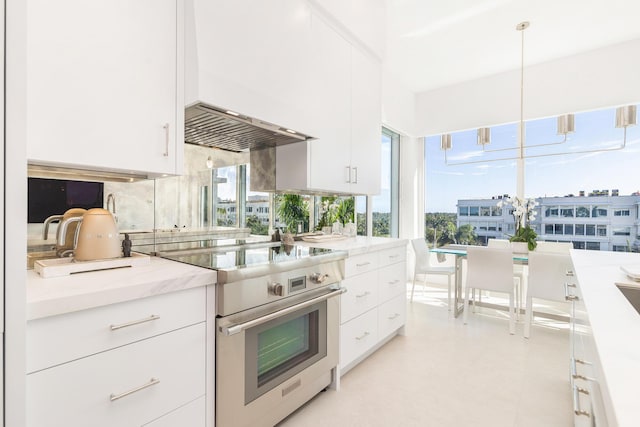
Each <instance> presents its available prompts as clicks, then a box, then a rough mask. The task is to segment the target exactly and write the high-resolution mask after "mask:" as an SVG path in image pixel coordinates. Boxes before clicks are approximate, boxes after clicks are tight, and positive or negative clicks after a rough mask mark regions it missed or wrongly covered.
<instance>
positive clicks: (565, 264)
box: [527, 250, 573, 301]
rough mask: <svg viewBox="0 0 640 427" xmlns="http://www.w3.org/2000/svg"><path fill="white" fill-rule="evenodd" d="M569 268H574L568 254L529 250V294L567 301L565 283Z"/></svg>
mask: <svg viewBox="0 0 640 427" xmlns="http://www.w3.org/2000/svg"><path fill="white" fill-rule="evenodd" d="M568 270H573V264H572V262H571V257H570V256H569V255H568V254H561V253H553V252H548V253H545V252H538V251H537V250H536V251H533V252H529V280H528V290H527V293H528V296H531V297H533V298H543V299H546V300H551V301H565V294H564V284H565V282H567V271H568Z"/></svg>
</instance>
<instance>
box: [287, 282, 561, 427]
mask: <svg viewBox="0 0 640 427" xmlns="http://www.w3.org/2000/svg"><path fill="white" fill-rule="evenodd" d="M407 304H408V305H407V326H406V334H405V336H397V337H395V338H394V339H392V340H391V341H390V342H389V343H387V344H386V345H385V346H384V347H382V348H381V349H380V350H378V351H377V352H376V353H374V354H373V355H372V356H371V357H369V358H368V359H366V360H365V361H363V362H362V363H361V364H359V365H358V366H356V367H355V368H353V369H352V370H351V371H349V372H348V373H347V374H346V375H345V376H343V377H342V384H341V387H342V389H341V390H340V391H339V392H336V391H334V390H328V391H326V392H323V393H320V394H319V395H317V396H316V397H315V398H314V399H312V400H311V401H310V402H308V403H307V404H306V405H305V406H303V407H302V408H300V409H299V410H298V411H296V412H295V413H293V414H292V415H290V416H289V417H288V418H287V419H285V420H284V421H282V423H280V424H279V426H280V427H312V426H331V427H342V426H349V427H359V426H362V427H365V426H366V427H375V426H385V427H392V426H398V427H400V426H402V427H410V426H420V427H430V426H437V427H448V426H452V427H453V426H455V427H458V426H474V427H479V426H491V427H500V426H517V427H525V426H535V427H540V426H544V427H556V426H557V427H564V426H567V427H568V426H571V425H573V418H572V402H571V393H570V389H569V378H568V372H569V364H568V358H569V335H568V330H567V325H566V323H563V322H552V321H548V322H544V325H543V324H541V322H536V323H534V326H533V327H532V331H531V338H530V339H528V340H526V339H524V338H523V336H522V330H523V323H522V322H519V323H518V324H517V329H516V335H509V330H508V320H507V317H506V313H504V312H499V311H496V310H491V309H487V308H478V309H477V311H476V313H475V314H470V316H469V323H468V325H464V324H463V323H462V316H460V317H459V318H457V319H455V318H454V317H453V315H452V314H451V313H450V312H448V311H447V308H446V288H442V287H429V288H427V290H426V291H423V288H422V287H419V288H417V289H416V295H415V298H414V302H413V303H410V302H409V301H408V300H407Z"/></svg>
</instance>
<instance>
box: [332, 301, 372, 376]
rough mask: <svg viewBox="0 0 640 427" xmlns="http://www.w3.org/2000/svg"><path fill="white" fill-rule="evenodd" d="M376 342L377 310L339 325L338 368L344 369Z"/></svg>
mask: <svg viewBox="0 0 640 427" xmlns="http://www.w3.org/2000/svg"><path fill="white" fill-rule="evenodd" d="M377 343H378V310H377V309H375V308H374V309H372V310H369V311H367V312H366V313H364V314H362V315H360V316H358V317H356V318H355V319H353V320H351V321H349V322H347V323H345V324H344V325H342V326H340V368H341V369H344V368H346V367H348V366H349V365H350V364H351V363H353V362H354V361H355V360H356V359H358V358H359V357H361V356H362V355H363V354H365V353H366V352H367V351H368V350H370V349H371V348H373V347H374V346H375V345H376V344H377Z"/></svg>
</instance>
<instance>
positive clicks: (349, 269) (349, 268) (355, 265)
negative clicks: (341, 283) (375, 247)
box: [344, 252, 378, 278]
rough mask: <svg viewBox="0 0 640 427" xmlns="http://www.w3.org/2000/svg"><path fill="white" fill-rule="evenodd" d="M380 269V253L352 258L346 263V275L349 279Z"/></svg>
mask: <svg viewBox="0 0 640 427" xmlns="http://www.w3.org/2000/svg"><path fill="white" fill-rule="evenodd" d="M376 268H378V252H372V253H368V254H362V255H355V256H350V257H349V258H347V259H346V260H345V262H344V275H345V277H347V278H349V277H352V276H356V275H358V274H362V273H366V272H367V271H371V270H375V269H376Z"/></svg>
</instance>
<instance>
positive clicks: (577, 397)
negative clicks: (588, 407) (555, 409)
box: [573, 385, 591, 417]
mask: <svg viewBox="0 0 640 427" xmlns="http://www.w3.org/2000/svg"><path fill="white" fill-rule="evenodd" d="M579 393H584V394H589V391H587V390H585V389H583V388H580V387H578V386H577V385H574V386H573V413H574V414H576V415H585V416H587V417H591V413H589V411H583V410H582V409H580V394H579Z"/></svg>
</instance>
